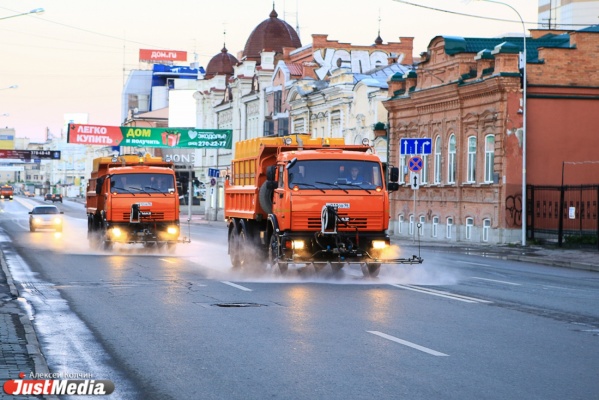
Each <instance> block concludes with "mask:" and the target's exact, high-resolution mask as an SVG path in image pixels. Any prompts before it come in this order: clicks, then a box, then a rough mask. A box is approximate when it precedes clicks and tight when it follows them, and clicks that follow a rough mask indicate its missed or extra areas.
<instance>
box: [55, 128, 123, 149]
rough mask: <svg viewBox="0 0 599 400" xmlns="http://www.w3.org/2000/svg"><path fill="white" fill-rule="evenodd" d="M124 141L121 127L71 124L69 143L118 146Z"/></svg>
mask: <svg viewBox="0 0 599 400" xmlns="http://www.w3.org/2000/svg"><path fill="white" fill-rule="evenodd" d="M122 140H123V134H122V132H121V127H120V126H104V125H81V124H69V130H68V135H67V143H76V144H94V145H101V146H118V145H119V143H121V141H122Z"/></svg>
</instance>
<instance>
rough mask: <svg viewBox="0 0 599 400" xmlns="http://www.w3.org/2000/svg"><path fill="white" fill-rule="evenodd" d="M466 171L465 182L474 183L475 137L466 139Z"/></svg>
mask: <svg viewBox="0 0 599 400" xmlns="http://www.w3.org/2000/svg"><path fill="white" fill-rule="evenodd" d="M467 168H468V171H467V174H466V182H469V183H474V182H476V137H475V136H470V137H469V138H468V167H467Z"/></svg>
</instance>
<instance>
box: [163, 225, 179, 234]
mask: <svg viewBox="0 0 599 400" xmlns="http://www.w3.org/2000/svg"><path fill="white" fill-rule="evenodd" d="M166 233H168V234H169V235H176V234H178V233H179V228H177V227H176V226H169V227H168V228H167V229H166Z"/></svg>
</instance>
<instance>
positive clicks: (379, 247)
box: [372, 240, 387, 250]
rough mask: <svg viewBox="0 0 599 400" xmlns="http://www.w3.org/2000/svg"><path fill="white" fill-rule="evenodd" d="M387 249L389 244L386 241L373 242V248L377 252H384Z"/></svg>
mask: <svg viewBox="0 0 599 400" xmlns="http://www.w3.org/2000/svg"><path fill="white" fill-rule="evenodd" d="M385 247H387V242H385V241H384V240H373V241H372V248H373V249H375V250H382V249H384V248H385Z"/></svg>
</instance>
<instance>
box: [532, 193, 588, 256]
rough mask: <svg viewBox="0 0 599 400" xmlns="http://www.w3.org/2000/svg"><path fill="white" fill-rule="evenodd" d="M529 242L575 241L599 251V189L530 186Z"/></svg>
mask: <svg viewBox="0 0 599 400" xmlns="http://www.w3.org/2000/svg"><path fill="white" fill-rule="evenodd" d="M526 191H527V196H526V197H527V206H528V213H527V214H528V216H529V218H528V226H527V232H528V238H529V239H536V238H544V239H557V242H558V244H559V245H560V246H562V243H563V242H564V238H565V237H567V238H569V239H572V238H576V239H577V241H578V242H579V243H597V247H598V248H599V185H581V186H534V185H528V186H527V190H526Z"/></svg>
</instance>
